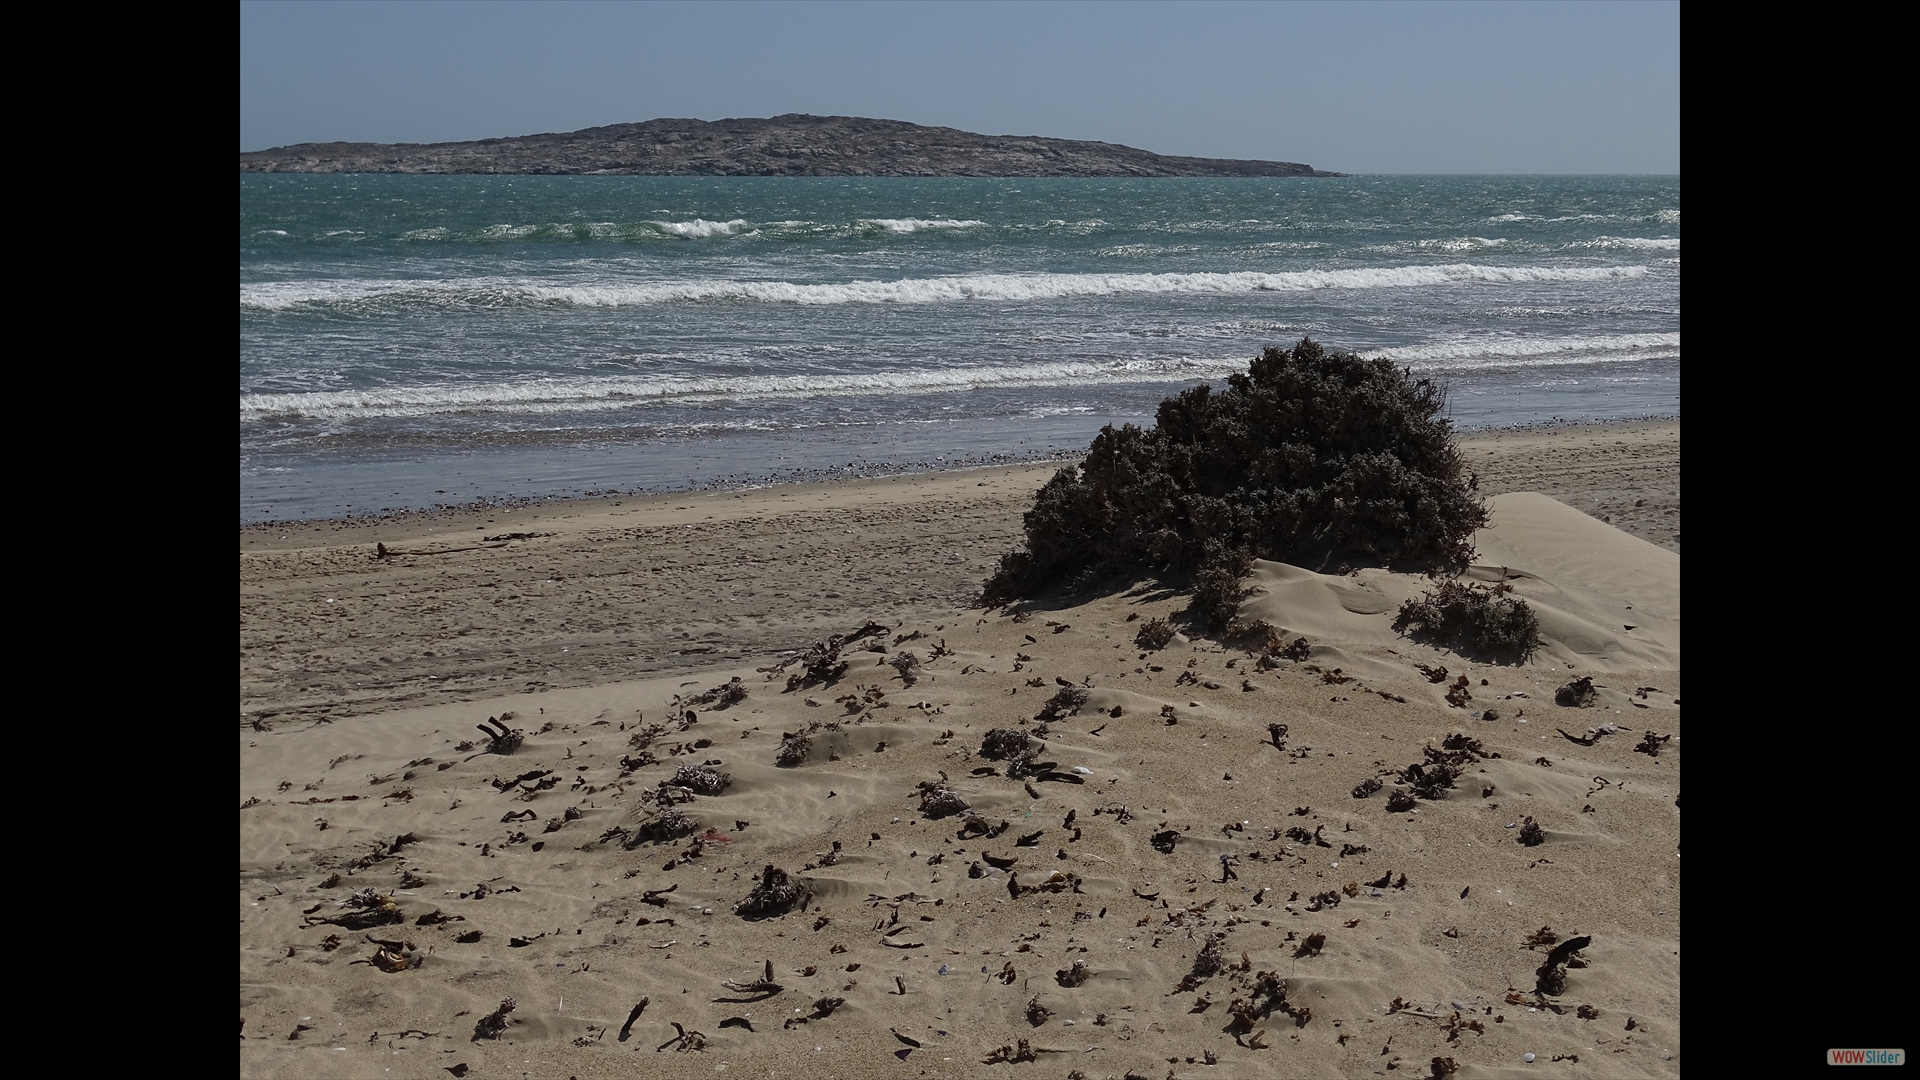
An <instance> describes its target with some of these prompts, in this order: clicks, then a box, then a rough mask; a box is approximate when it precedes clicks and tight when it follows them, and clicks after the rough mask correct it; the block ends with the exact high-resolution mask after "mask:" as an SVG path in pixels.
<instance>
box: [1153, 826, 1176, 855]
mask: <svg viewBox="0 0 1920 1080" xmlns="http://www.w3.org/2000/svg"><path fill="white" fill-rule="evenodd" d="M1147 842H1148V843H1149V844H1152V845H1153V850H1155V851H1158V852H1160V853H1161V854H1163V855H1171V854H1173V847H1174V845H1175V844H1178V843H1179V842H1180V833H1179V831H1178V830H1175V829H1162V830H1160V831H1159V832H1157V833H1154V834H1153V838H1152V839H1150V840H1148V841H1147Z"/></svg>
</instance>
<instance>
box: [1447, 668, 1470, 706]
mask: <svg viewBox="0 0 1920 1080" xmlns="http://www.w3.org/2000/svg"><path fill="white" fill-rule="evenodd" d="M1472 700H1473V692H1472V691H1471V690H1469V689H1467V677H1466V676H1465V675H1462V676H1460V678H1459V679H1457V680H1455V682H1454V684H1453V685H1452V686H1449V687H1447V704H1449V705H1451V706H1453V707H1454V708H1456V709H1464V708H1466V707H1467V702H1469V701H1472Z"/></svg>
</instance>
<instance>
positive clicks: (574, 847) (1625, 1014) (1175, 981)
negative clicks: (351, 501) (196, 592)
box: [239, 420, 1683, 1080]
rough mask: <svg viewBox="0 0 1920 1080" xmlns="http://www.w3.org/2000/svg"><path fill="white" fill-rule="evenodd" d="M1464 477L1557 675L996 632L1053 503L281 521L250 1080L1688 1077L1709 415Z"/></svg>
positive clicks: (248, 702) (1351, 639) (1335, 644)
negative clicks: (1701, 492)
mask: <svg viewBox="0 0 1920 1080" xmlns="http://www.w3.org/2000/svg"><path fill="white" fill-rule="evenodd" d="M1461 447H1462V450H1463V452H1464V453H1465V455H1466V458H1467V460H1468V462H1469V465H1470V467H1471V468H1472V469H1473V470H1474V471H1475V472H1476V473H1477V474H1478V476H1479V480H1480V491H1481V493H1482V494H1485V495H1487V496H1489V497H1490V498H1491V502H1492V507H1493V523H1492V525H1491V526H1490V527H1489V528H1488V529H1486V530H1483V531H1482V532H1481V534H1480V535H1479V536H1478V538H1477V546H1478V550H1479V552H1480V554H1479V557H1478V558H1477V559H1476V561H1475V564H1474V568H1473V570H1472V571H1470V576H1473V577H1476V578H1479V579H1481V580H1488V581H1506V582H1508V583H1510V584H1512V585H1513V586H1514V588H1515V591H1516V593H1517V594H1518V595H1519V596H1521V597H1523V598H1525V599H1527V600H1528V601H1529V603H1531V604H1533V605H1534V606H1535V608H1536V610H1538V611H1539V612H1540V613H1541V621H1542V625H1543V632H1544V634H1545V637H1546V639H1547V644H1546V646H1545V647H1544V648H1543V649H1542V650H1541V651H1540V652H1539V653H1538V654H1536V655H1535V657H1534V658H1533V660H1532V661H1530V662H1529V663H1528V664H1526V665H1524V666H1518V667H1513V666H1498V665H1491V664H1483V663H1469V662H1467V661H1465V660H1464V659H1463V658H1461V657H1459V656H1457V655H1454V654H1452V653H1448V652H1445V651H1442V650H1439V649H1435V648H1431V647H1428V646H1424V645H1419V644H1415V643H1412V642H1410V641H1408V640H1406V639H1405V638H1402V637H1400V636H1398V635H1395V634H1394V633H1393V632H1392V631H1391V629H1390V628H1389V626H1388V624H1389V623H1390V622H1391V620H1392V618H1393V611H1394V610H1396V609H1397V607H1398V605H1399V604H1400V603H1401V602H1402V601H1403V600H1405V599H1408V598H1410V597H1412V596H1415V595H1417V594H1418V593H1419V591H1420V590H1421V589H1422V588H1423V587H1424V586H1425V585H1428V584H1430V583H1429V582H1427V581H1426V579H1424V578H1420V577H1416V576H1413V575H1407V574H1392V573H1388V572H1385V571H1379V570H1361V571H1358V572H1356V573H1354V574H1350V575H1345V576H1339V577H1335V576H1330V575H1322V574H1315V573H1312V572H1309V571H1306V570H1303V569H1299V568H1295V567H1289V566H1286V565H1284V564H1280V563H1267V562H1261V563H1257V564H1256V566H1255V571H1254V573H1253V575H1252V576H1251V578H1250V579H1249V580H1248V581H1247V584H1248V585H1249V586H1250V587H1252V589H1253V593H1252V595H1250V596H1249V597H1248V598H1247V600H1246V601H1245V603H1244V604H1243V608H1242V610H1243V613H1244V614H1245V615H1246V616H1247V617H1248V618H1249V619H1256V618H1257V619H1262V620H1265V621H1266V622H1267V623H1268V624H1270V625H1271V626H1273V627H1275V628H1276V629H1277V630H1278V631H1279V635H1278V639H1277V643H1280V642H1283V643H1286V644H1289V645H1293V643H1295V642H1298V641H1302V640H1304V644H1301V645H1293V647H1292V648H1289V649H1286V650H1284V654H1283V653H1282V651H1280V650H1274V651H1269V650H1267V649H1265V648H1264V647H1263V645H1262V643H1260V642H1250V641H1219V640H1215V639H1213V638H1208V637H1195V638H1193V639H1188V638H1186V637H1183V636H1176V637H1175V638H1174V639H1173V640H1172V641H1171V642H1170V643H1169V644H1167V645H1166V646H1165V647H1164V648H1161V649H1151V648H1146V647H1143V646H1140V645H1138V644H1136V642H1135V633H1136V631H1137V630H1138V629H1139V628H1140V626H1141V625H1144V624H1145V623H1147V622H1149V621H1151V620H1153V619H1155V618H1165V617H1168V616H1170V615H1172V614H1173V613H1175V612H1178V611H1179V610H1180V609H1181V608H1182V607H1183V606H1184V603H1185V598H1184V597H1183V596H1180V595H1176V594H1173V593H1171V592H1169V591H1167V590H1163V589H1158V588H1156V587H1154V584H1153V583H1152V582H1147V581H1142V582H1140V583H1139V584H1138V585H1137V586H1136V587H1135V588H1133V589H1129V590H1126V591H1123V592H1119V593H1115V594H1113V595H1109V596H1105V597H1101V598H1098V599H1094V600H1090V601H1087V602H1084V603H1075V604H1073V605H1070V606H1062V605H1058V604H1046V603H1040V604H1026V605H1019V606H1016V607H1013V608H994V609H990V610H983V609H979V608H972V607H969V606H968V605H969V602H970V599H971V597H972V596H973V595H974V594H975V593H976V592H977V590H978V589H979V586H980V584H981V582H982V581H983V580H984V579H985V578H986V576H987V575H988V574H989V573H990V572H991V570H992V568H993V566H994V564H995V562H996V561H997V558H998V556H999V555H1000V554H1001V553H1002V552H1003V551H1006V550H1008V549H1009V548H1010V547H1012V546H1013V545H1014V544H1015V543H1016V542H1017V540H1018V538H1019V535H1020V515H1021V514H1022V512H1024V510H1025V509H1026V508H1027V506H1028V504H1029V501H1030V499H1031V496H1032V494H1033V492H1034V491H1035V490H1036V489H1037V488H1038V487H1039V486H1040V485H1041V484H1042V483H1044V482H1045V480H1046V479H1047V478H1048V476H1050V475H1051V474H1052V472H1053V470H1054V468H1056V466H1041V467H1017V468H1001V469H988V470H978V471H965V472H949V473H935V474H924V475H913V476H902V477H892V478H875V479H867V480H857V481H845V482H833V483H820V484H807V485H793V486H787V487H777V488H766V489H758V490H752V491H739V492H718V493H701V494H678V495H664V496H646V497H629V498H610V499H602V500H591V501H579V502H570V503H548V504H540V505H534V506H526V507H520V508H513V509H508V508H467V509H459V510H449V511H442V512H436V513H422V514H411V515H401V516H396V517H390V518H384V519H374V520H355V521H351V522H341V521H333V522H305V523H292V524H282V525H278V526H256V527H248V528H243V529H242V530H241V536H240V549H241V556H240V579H241V634H240V643H241V662H240V717H239V720H240V724H239V735H240V750H239V753H240V792H239V796H240V799H241V803H242V809H241V812H240V862H241V876H240V889H241V897H240V918H241V925H240V948H241V958H240V967H241V971H240V982H241V1020H242V1028H241V1038H242V1041H241V1070H240V1071H241V1074H242V1075H243V1076H249V1077H308V1076H353V1077H359V1076H366V1077H399V1076H414V1077H439V1076H442V1075H447V1074H451V1075H454V1076H456V1077H469V1076H470V1077H496V1076H500V1077H504V1076H543V1077H544V1076H555V1077H568V1076H577V1077H599V1076H631V1075H648V1076H653V1075H659V1076H689V1077H692V1076H701V1077H715V1076H718V1077H730V1076H753V1077H763V1076H764V1077H789V1076H796V1075H803V1074H808V1075H815V1076H821V1077H921V1076H926V1077H976V1076H1003V1075H1004V1076H1027V1075H1034V1076H1053V1077H1068V1078H1071V1077H1074V1076H1080V1077H1083V1078H1086V1080H1095V1078H1104V1077H1112V1078H1115V1080H1119V1078H1123V1077H1139V1078H1143V1080H1144V1078H1151V1080H1162V1078H1164V1077H1169V1076H1175V1077H1193V1076H1219V1077H1260V1076H1277V1075H1289V1076H1367V1075H1380V1076H1428V1075H1436V1074H1437V1073H1435V1070H1441V1072H1442V1073H1444V1071H1445V1069H1446V1068H1447V1067H1449V1065H1448V1062H1449V1060H1450V1066H1451V1067H1454V1070H1455V1071H1454V1075H1457V1076H1459V1077H1462V1078H1473V1077H1509V1076H1511V1077H1519V1076H1566V1077H1639V1076H1653V1077H1667V1076H1674V1075H1677V1074H1678V1073H1679V1070H1680V1009H1679V991H1680V986H1679V967H1680V951H1679V950H1680V942H1679V903H1680V898H1679V880H1680V879H1679V819H1680V815H1679V769H1680V758H1681V749H1682V745H1683V743H1682V739H1681V738H1680V734H1681V733H1680V710H1679V698H1680V671H1679V669H1680V660H1679V656H1680V629H1679V627H1680V624H1679V539H1680V538H1679V532H1680V530H1679V422H1678V421H1677V420H1669V421H1642V422H1634V423H1616V424H1593V425H1568V426H1559V427H1542V428H1536V429H1526V430H1507V431H1502V432H1488V433H1479V434H1473V435H1468V436H1464V437H1462V439H1461ZM876 625H877V627H878V628H877V629H876V628H875V627H876ZM834 635H842V636H848V635H852V637H851V638H850V640H846V641H844V642H843V643H842V645H841V647H840V648H839V649H838V650H837V652H835V653H834V655H832V656H825V655H822V654H819V653H816V654H815V655H814V657H813V659H814V660H816V661H818V662H819V663H818V669H819V671H818V673H819V674H824V675H825V676H826V677H824V678H809V677H808V672H807V657H806V656H805V655H804V654H805V653H806V652H807V650H809V649H810V647H812V646H814V645H815V643H827V642H830V641H831V639H832V637H833V636H834ZM908 654H910V655H911V662H908V660H907V656H908ZM841 663H844V664H846V665H847V666H846V667H845V668H844V669H838V668H837V665H839V664H841ZM1441 669H1445V672H1444V674H1440V671H1441ZM836 672H837V674H836ZM1582 679H1586V680H1590V682H1588V683H1584V684H1583V683H1581V682H1580V680H1582ZM736 680H737V681H736ZM1569 686H1572V687H1573V689H1572V690H1571V691H1569V692H1566V693H1562V690H1563V688H1566V687H1569ZM483 722H485V723H489V724H491V725H492V726H491V728H490V729H488V730H489V731H490V732H497V733H500V735H499V737H498V738H495V737H494V736H493V735H492V734H483V732H482V730H480V729H479V725H481V724H482V723H483ZM994 732H1013V733H1017V736H1014V735H1002V736H998V737H996V738H995V739H989V738H988V736H989V733H994ZM1008 747H1017V749H1015V750H1014V751H1013V756H1012V757H1011V758H1009V757H1008V756H1007V753H1006V750H1007V748H1008ZM1023 755H1025V756H1023ZM1414 766H1421V767H1422V768H1424V769H1426V770H1434V769H1436V768H1438V767H1440V766H1445V768H1444V770H1441V771H1442V773H1443V780H1444V779H1446V778H1449V777H1450V778H1451V781H1452V786H1447V785H1446V784H1445V783H1437V784H1436V783H1435V782H1433V781H1432V773H1431V772H1425V773H1423V771H1422V768H1414ZM1423 777H1425V779H1423ZM962 804H964V808H962ZM903 848H904V849H905V850H904V851H903V850H901V849H903ZM768 868H773V870H772V872H771V873H770V872H769V870H768ZM782 882H784V883H785V884H786V886H787V888H785V889H784V890H782V889H767V888H760V889H759V890H758V891H757V892H756V888H757V887H759V886H764V885H780V884H781V883H782ZM743 905H744V906H743ZM1583 938H1584V939H1587V940H1586V941H1584V942H1582V941H1581V940H1580V939H1583ZM508 1001H511V1002H512V1008H511V1010H510V1011H505V1012H502V1011H500V1010H501V1009H502V1008H503V1003H505V1002H508ZM641 1005H644V1008H639V1007H638V1006H641ZM1528 1054H1531V1055H1533V1058H1532V1060H1531V1061H1529V1060H1527V1059H1526V1058H1525V1056H1524V1055H1528ZM1436 1059H1439V1060H1440V1062H1441V1064H1436V1063H1435V1062H1436ZM443 1070H444V1072H443Z"/></svg>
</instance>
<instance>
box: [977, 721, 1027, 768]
mask: <svg viewBox="0 0 1920 1080" xmlns="http://www.w3.org/2000/svg"><path fill="white" fill-rule="evenodd" d="M1027 742H1028V739H1027V733H1026V732H1024V731H1021V730H1019V729H1018V728H994V729H993V730H992V731H989V732H987V734H986V737H985V738H983V739H981V740H980V756H981V757H984V758H991V759H993V760H995V761H999V760H1002V759H1004V758H1010V757H1014V756H1015V755H1018V754H1023V753H1025V752H1026V749H1027Z"/></svg>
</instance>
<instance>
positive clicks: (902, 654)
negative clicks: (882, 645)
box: [887, 649, 921, 686]
mask: <svg viewBox="0 0 1920 1080" xmlns="http://www.w3.org/2000/svg"><path fill="white" fill-rule="evenodd" d="M887 666H889V667H891V668H893V670H895V671H897V672H899V673H900V681H901V682H902V683H903V684H905V685H907V686H912V685H913V684H914V683H915V682H916V681H917V680H918V678H919V676H917V675H916V674H915V672H916V671H917V670H918V669H919V668H920V666H921V665H920V657H919V656H917V655H915V654H914V653H912V652H910V651H907V650H905V649H902V650H901V651H899V652H897V653H894V654H893V655H892V656H891V657H888V658H887Z"/></svg>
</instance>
